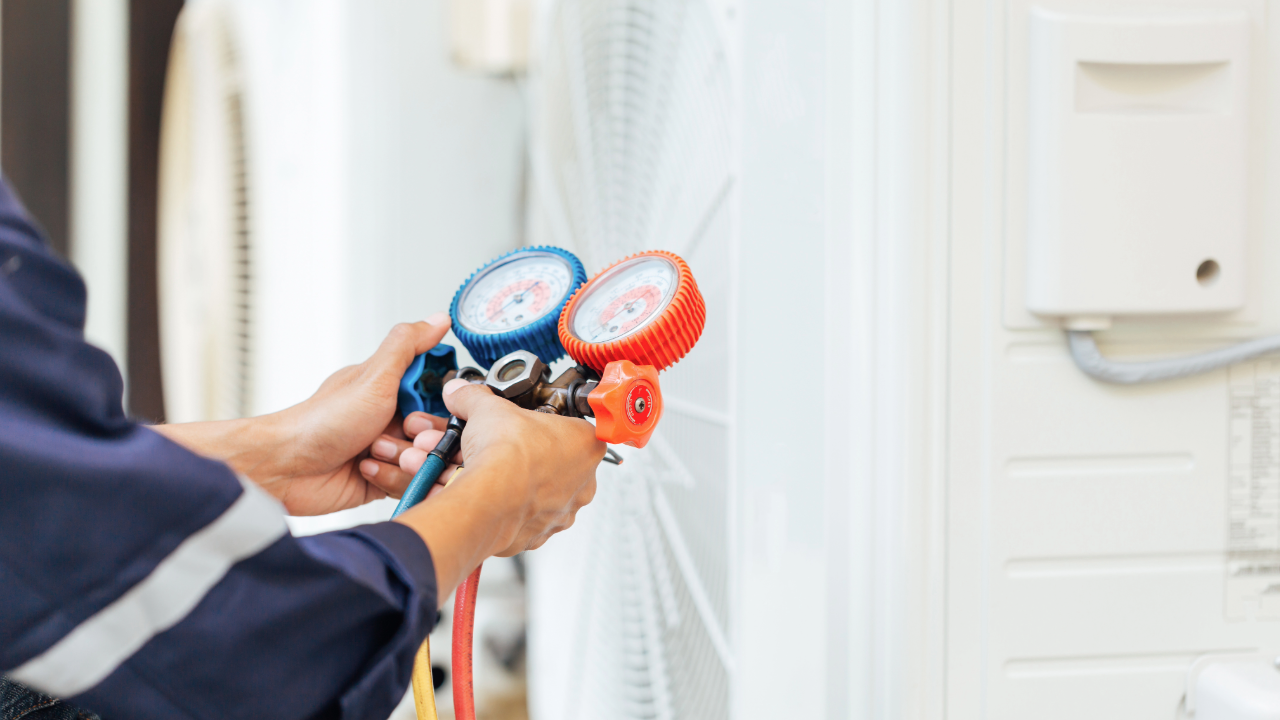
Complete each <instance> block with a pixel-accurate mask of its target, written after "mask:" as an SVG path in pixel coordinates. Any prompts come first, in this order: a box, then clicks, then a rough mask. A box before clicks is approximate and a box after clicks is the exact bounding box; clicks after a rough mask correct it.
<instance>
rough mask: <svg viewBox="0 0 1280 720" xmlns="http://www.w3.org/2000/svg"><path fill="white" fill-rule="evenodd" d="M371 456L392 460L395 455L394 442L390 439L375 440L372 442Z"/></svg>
mask: <svg viewBox="0 0 1280 720" xmlns="http://www.w3.org/2000/svg"><path fill="white" fill-rule="evenodd" d="M373 456H374V457H377V458H382V459H383V460H394V459H395V457H396V444H395V443H393V442H391V441H390V440H375V441H374V443H373Z"/></svg>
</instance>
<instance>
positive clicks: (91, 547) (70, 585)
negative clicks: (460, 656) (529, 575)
mask: <svg viewBox="0 0 1280 720" xmlns="http://www.w3.org/2000/svg"><path fill="white" fill-rule="evenodd" d="M84 317H85V286H84V283H83V281H81V279H80V277H79V276H78V275H77V274H76V272H75V271H74V270H73V269H71V268H70V267H69V266H68V265H67V264H66V263H64V262H62V261H61V260H59V259H58V258H57V257H55V255H54V254H53V253H52V252H51V251H50V250H49V249H48V247H47V246H46V245H45V243H44V242H43V240H42V238H41V236H40V232H39V231H38V230H37V229H36V227H35V225H34V223H32V222H31V220H30V218H29V216H28V215H27V213H26V211H25V210H24V209H23V208H22V206H21V204H20V203H19V202H18V200H17V199H16V198H15V196H14V195H13V193H12V192H11V191H10V190H9V187H8V185H7V184H6V183H4V182H3V181H0V675H3V676H5V677H6V678H8V680H10V681H12V683H16V684H18V685H21V686H25V687H28V688H32V689H34V690H38V691H40V692H42V693H47V694H48V695H50V696H53V697H57V698H61V699H63V700H65V701H66V702H67V703H68V704H73V705H75V706H79V707H83V708H87V709H89V710H92V711H93V712H95V713H97V714H98V715H101V716H102V717H103V718H106V720H114V719H117V718H119V719H122V720H125V719H127V720H150V719H152V718H155V719H157V720H158V719H160V718H165V719H166V720H173V719H174V718H201V719H205V720H212V719H214V718H219V719H221V718H254V719H255V720H257V719H262V718H270V719H271V720H284V719H286V718H353V719H354V718H361V719H368V720H385V719H386V717H387V716H388V715H390V714H391V711H392V709H393V708H394V707H395V705H396V704H397V703H398V702H399V700H400V699H401V698H402V697H403V695H404V692H405V689H406V688H407V687H408V685H409V679H410V672H411V670H412V666H413V656H414V653H415V652H416V651H417V649H418V646H419V645H420V644H421V643H422V640H423V638H425V637H426V635H427V633H428V632H429V630H430V629H431V626H432V625H433V624H434V623H435V618H436V586H435V570H434V568H433V566H432V563H431V556H430V554H429V553H428V551H427V547H426V545H425V544H424V543H423V541H422V539H421V538H420V537H419V536H418V535H417V534H416V533H415V532H413V531H412V530H410V529H409V528H407V527H405V526H404V525H400V524H397V523H390V522H388V523H379V524H374V525H366V526H363V527H359V528H355V529H352V530H345V531H340V532H332V533H325V534H323V535H315V536H312V537H304V538H295V537H293V536H292V535H290V534H289V532H288V529H287V528H286V527H285V523H284V515H283V510H282V508H281V507H280V505H279V504H278V503H277V502H276V501H275V500H274V499H273V498H271V497H270V496H268V495H267V494H266V493H265V492H263V491H262V490H261V489H259V488H258V487H256V486H255V485H254V484H253V483H252V482H249V481H248V480H246V479H244V478H239V477H237V476H236V474H235V473H234V472H233V471H232V470H231V469H230V468H228V467H227V466H226V465H224V464H222V463H220V462H216V461H214V460H210V459H207V458H203V457H200V456H198V455H195V454H193V453H191V452H190V451H188V450H186V449H185V448H183V447H181V446H179V445H177V444H175V443H173V442H170V441H169V440H167V439H165V438H164V437H162V436H161V435H160V434H159V433H156V432H154V431H152V430H150V429H148V428H147V427H145V426H142V425H139V424H138V423H135V422H133V421H131V420H130V419H129V418H127V417H126V416H125V413H124V410H123V408H122V406H121V398H122V393H123V383H122V382H121V378H120V371H119V370H118V369H117V368H116V366H115V364H114V363H113V362H112V360H111V358H110V357H109V356H108V355H107V354H106V353H105V352H103V351H102V350H99V349H97V348H95V347H93V346H91V345H89V344H87V343H86V342H85V341H84V333H83V329H84ZM20 692H21V689H20V688H17V687H16V686H15V685H14V684H11V683H6V684H5V686H4V688H3V693H2V694H4V695H5V698H4V702H3V705H5V706H6V707H10V706H11V707H25V708H26V711H30V710H31V708H30V707H27V706H24V705H23V704H22V703H23V702H25V701H23V700H22V699H21V698H19V699H17V700H15V699H13V698H12V697H10V696H11V695H12V694H13V693H20ZM28 699H29V698H28ZM46 699H47V698H46ZM32 717H36V715H32ZM59 717H62V716H61V715H60V716H59ZM67 717H77V715H67Z"/></svg>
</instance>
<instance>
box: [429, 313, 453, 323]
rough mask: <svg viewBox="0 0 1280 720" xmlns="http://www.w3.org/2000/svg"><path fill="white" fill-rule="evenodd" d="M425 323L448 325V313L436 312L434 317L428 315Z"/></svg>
mask: <svg viewBox="0 0 1280 720" xmlns="http://www.w3.org/2000/svg"><path fill="white" fill-rule="evenodd" d="M427 322H429V323H431V324H432V325H448V324H449V313H447V312H438V313H435V314H434V315H429V316H427Z"/></svg>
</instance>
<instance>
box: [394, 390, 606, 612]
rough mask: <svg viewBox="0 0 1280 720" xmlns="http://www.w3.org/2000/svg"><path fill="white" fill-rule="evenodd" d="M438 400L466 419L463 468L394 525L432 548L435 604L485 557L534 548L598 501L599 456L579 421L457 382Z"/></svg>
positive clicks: (410, 460) (410, 463)
mask: <svg viewBox="0 0 1280 720" xmlns="http://www.w3.org/2000/svg"><path fill="white" fill-rule="evenodd" d="M444 392H445V397H444V400H445V405H447V406H448V408H449V411H450V412H452V413H453V414H454V415H457V416H458V417H459V418H461V419H463V420H466V421H467V427H466V430H465V431H464V432H463V434H462V457H463V461H464V462H465V465H466V467H465V468H464V469H463V470H462V471H461V472H460V473H459V474H458V475H457V477H456V479H455V480H454V481H453V482H452V483H450V484H449V486H448V487H447V488H444V489H439V490H437V491H435V492H433V493H432V494H431V496H430V497H429V498H428V499H427V500H426V501H424V502H423V503H422V504H420V505H419V506H417V507H415V508H414V509H412V510H410V511H408V512H406V513H405V514H403V515H401V516H400V517H399V518H397V520H398V521H399V522H403V523H404V524H406V525H409V526H410V527H412V528H414V529H415V530H417V531H418V534H419V535H421V536H422V537H423V539H424V540H425V541H426V543H427V547H428V548H430V550H431V557H432V560H433V561H434V562H435V566H436V578H437V581H438V586H439V590H440V596H441V597H442V598H444V597H447V591H449V590H451V589H452V588H453V587H455V586H456V585H457V584H458V583H459V582H461V581H462V578H463V577H465V576H466V575H467V574H468V573H470V572H471V571H472V570H473V569H475V567H476V566H478V565H479V564H480V563H481V562H483V561H484V559H485V558H487V557H489V556H491V555H499V556H503V557H506V556H510V555H515V554H516V553H518V552H521V551H524V550H531V549H534V548H537V547H541V546H542V544H543V543H545V542H546V541H547V539H548V538H550V537H551V536H552V535H554V534H556V533H557V532H560V531H561V530H564V529H566V528H568V527H569V526H570V525H572V524H573V521H574V516H575V515H576V514H577V512H578V510H579V509H580V508H582V506H584V505H586V504H587V503H589V502H591V498H592V497H594V496H595V491H596V467H597V466H598V465H599V464H600V460H601V459H602V458H603V457H604V452H605V444H604V443H603V442H601V441H599V440H597V439H596V436H595V428H594V427H593V426H592V425H591V423H589V422H587V421H586V420H582V419H580V418H565V417H560V416H557V415H549V414H545V413H536V412H533V411H530V410H524V409H522V408H520V407H518V406H516V405H515V404H514V403H511V402H509V401H507V400H504V399H502V398H500V397H497V396H496V395H494V394H493V393H492V392H490V390H489V389H488V388H487V387H485V386H483V385H472V384H470V383H468V382H466V381H464V380H453V381H451V382H450V383H448V384H447V385H446V386H445V388H444ZM424 459H425V454H423V455H419V454H418V453H414V452H412V451H405V452H404V453H403V454H402V455H401V463H400V464H401V466H402V467H403V469H404V470H405V471H410V472H416V471H417V469H418V466H420V465H421V464H422V461H423V460H424Z"/></svg>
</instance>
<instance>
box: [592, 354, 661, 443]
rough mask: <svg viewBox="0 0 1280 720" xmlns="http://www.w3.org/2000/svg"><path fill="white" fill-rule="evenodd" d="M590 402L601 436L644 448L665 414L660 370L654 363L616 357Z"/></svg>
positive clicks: (612, 441)
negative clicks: (639, 363)
mask: <svg viewBox="0 0 1280 720" xmlns="http://www.w3.org/2000/svg"><path fill="white" fill-rule="evenodd" d="M587 403H588V404H589V405H591V410H592V412H594V413H595V415H596V437H597V438H599V439H600V440H603V441H605V442H607V443H613V444H615V445H630V446H631V447H637V448H642V447H644V446H645V444H646V443H648V442H649V437H650V436H651V435H653V431H654V428H656V427H658V419H659V418H661V417H662V390H661V389H659V387H658V371H657V370H655V369H654V367H653V366H652V365H636V364H635V363H633V362H631V361H630V360H614V361H613V362H611V363H609V364H608V365H606V366H605V368H604V373H602V375H601V377H600V384H599V385H597V386H596V389H595V390H592V391H591V394H590V395H588V396H587Z"/></svg>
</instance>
